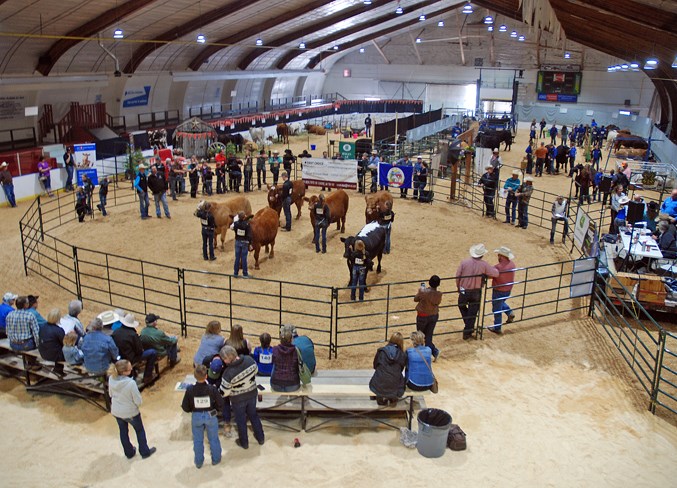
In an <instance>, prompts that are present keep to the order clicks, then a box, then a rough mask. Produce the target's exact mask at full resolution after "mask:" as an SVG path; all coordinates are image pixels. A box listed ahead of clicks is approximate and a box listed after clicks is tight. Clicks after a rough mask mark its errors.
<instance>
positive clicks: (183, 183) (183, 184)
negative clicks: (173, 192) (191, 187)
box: [178, 176, 186, 195]
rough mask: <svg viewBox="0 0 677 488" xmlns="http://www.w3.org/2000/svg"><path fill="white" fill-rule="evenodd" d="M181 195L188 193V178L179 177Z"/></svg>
mask: <svg viewBox="0 0 677 488" xmlns="http://www.w3.org/2000/svg"><path fill="white" fill-rule="evenodd" d="M178 181H179V195H183V194H184V193H186V178H185V177H184V176H179V178H178Z"/></svg>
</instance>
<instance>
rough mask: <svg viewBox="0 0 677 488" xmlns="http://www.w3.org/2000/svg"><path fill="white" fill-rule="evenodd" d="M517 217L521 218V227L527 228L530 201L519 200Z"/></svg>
mask: <svg viewBox="0 0 677 488" xmlns="http://www.w3.org/2000/svg"><path fill="white" fill-rule="evenodd" d="M517 219H518V220H519V222H518V224H519V226H520V227H524V228H525V229H526V228H527V225H529V203H528V202H521V201H520V202H517Z"/></svg>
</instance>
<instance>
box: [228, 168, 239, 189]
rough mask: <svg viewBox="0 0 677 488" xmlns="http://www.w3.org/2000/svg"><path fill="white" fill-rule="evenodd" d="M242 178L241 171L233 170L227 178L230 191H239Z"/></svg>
mask: <svg viewBox="0 0 677 488" xmlns="http://www.w3.org/2000/svg"><path fill="white" fill-rule="evenodd" d="M241 180H242V173H241V172H240V171H233V172H231V173H230V175H229V178H228V186H229V187H230V191H236V192H239V191H240V181H241Z"/></svg>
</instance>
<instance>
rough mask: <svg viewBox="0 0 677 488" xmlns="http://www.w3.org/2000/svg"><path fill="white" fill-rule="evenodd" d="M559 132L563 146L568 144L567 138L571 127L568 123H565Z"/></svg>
mask: <svg viewBox="0 0 677 488" xmlns="http://www.w3.org/2000/svg"><path fill="white" fill-rule="evenodd" d="M559 133H560V136H561V138H562V146H566V143H567V138H568V136H569V128H568V127H567V126H566V125H563V126H562V129H561V130H560V131H559Z"/></svg>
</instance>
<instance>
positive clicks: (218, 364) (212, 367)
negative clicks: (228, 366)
mask: <svg viewBox="0 0 677 488" xmlns="http://www.w3.org/2000/svg"><path fill="white" fill-rule="evenodd" d="M222 371H223V360H222V359H221V358H220V357H218V356H217V357H215V358H214V359H212V362H211V363H209V371H207V376H208V377H209V379H212V380H218V379H219V378H220V377H221V372H222Z"/></svg>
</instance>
